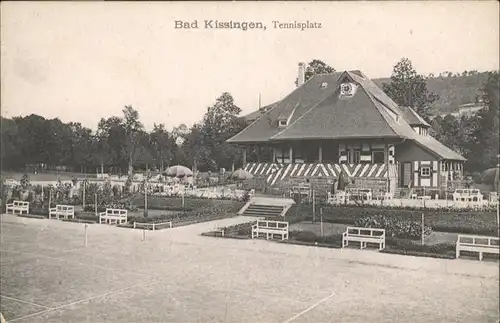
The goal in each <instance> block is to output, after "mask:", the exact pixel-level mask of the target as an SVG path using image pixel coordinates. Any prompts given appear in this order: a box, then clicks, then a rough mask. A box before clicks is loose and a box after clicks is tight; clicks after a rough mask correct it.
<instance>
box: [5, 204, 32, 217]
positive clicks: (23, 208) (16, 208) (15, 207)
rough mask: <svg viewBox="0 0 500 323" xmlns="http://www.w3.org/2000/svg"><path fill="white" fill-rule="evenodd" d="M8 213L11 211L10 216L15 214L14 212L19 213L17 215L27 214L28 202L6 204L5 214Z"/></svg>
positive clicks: (28, 211)
mask: <svg viewBox="0 0 500 323" xmlns="http://www.w3.org/2000/svg"><path fill="white" fill-rule="evenodd" d="M9 211H12V214H16V212H19V214H25V213H26V214H29V213H30V202H25V201H14V202H12V203H8V204H7V205H6V208H5V212H6V213H9Z"/></svg>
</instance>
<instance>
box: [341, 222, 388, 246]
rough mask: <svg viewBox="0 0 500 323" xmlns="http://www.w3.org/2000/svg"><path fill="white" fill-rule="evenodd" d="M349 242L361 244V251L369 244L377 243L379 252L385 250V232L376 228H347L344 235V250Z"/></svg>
mask: <svg viewBox="0 0 500 323" xmlns="http://www.w3.org/2000/svg"><path fill="white" fill-rule="evenodd" d="M349 241H355V242H359V243H360V245H361V247H360V249H363V248H366V244H367V243H376V244H378V245H379V250H382V249H384V248H385V230H384V229H375V228H358V227H347V228H346V231H345V232H344V233H342V248H344V247H347V246H348V245H349Z"/></svg>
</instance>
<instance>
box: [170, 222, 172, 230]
mask: <svg viewBox="0 0 500 323" xmlns="http://www.w3.org/2000/svg"><path fill="white" fill-rule="evenodd" d="M170 229H172V221H170Z"/></svg>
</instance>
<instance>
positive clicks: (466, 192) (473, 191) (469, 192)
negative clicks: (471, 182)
mask: <svg viewBox="0 0 500 323" xmlns="http://www.w3.org/2000/svg"><path fill="white" fill-rule="evenodd" d="M455 194H459V195H479V194H481V192H480V191H479V190H478V189H469V188H459V189H456V190H455Z"/></svg>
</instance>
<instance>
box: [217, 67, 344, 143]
mask: <svg viewBox="0 0 500 323" xmlns="http://www.w3.org/2000/svg"><path fill="white" fill-rule="evenodd" d="M342 74H343V73H333V74H323V75H315V76H314V77H312V78H310V79H309V80H308V81H307V82H306V83H304V84H302V85H301V86H299V87H298V88H296V89H295V90H294V91H293V92H292V93H290V94H289V95H287V96H286V97H285V98H283V100H281V101H278V102H276V103H275V104H274V107H272V108H271V109H270V110H269V111H267V112H266V113H264V114H263V115H262V116H261V117H260V118H258V119H257V120H255V121H254V122H253V123H252V124H250V125H249V126H248V127H247V128H245V129H244V130H243V131H241V132H240V133H238V134H237V135H236V136H234V137H232V138H230V139H228V140H227V142H230V143H251V142H266V141H269V140H270V139H271V137H272V136H274V135H275V134H277V133H278V132H280V131H281V130H283V128H279V127H278V118H283V119H287V118H288V117H290V116H291V118H290V120H289V124H291V123H293V122H294V121H295V120H297V119H298V118H299V117H300V116H302V115H303V114H304V113H306V112H307V111H309V109H311V108H312V107H314V106H315V105H316V104H318V103H319V102H321V101H323V100H324V99H325V98H327V97H328V96H329V95H331V94H332V93H333V91H335V89H336V87H337V81H338V78H339V77H340V75H342ZM323 83H326V84H327V86H326V87H322V85H323Z"/></svg>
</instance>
